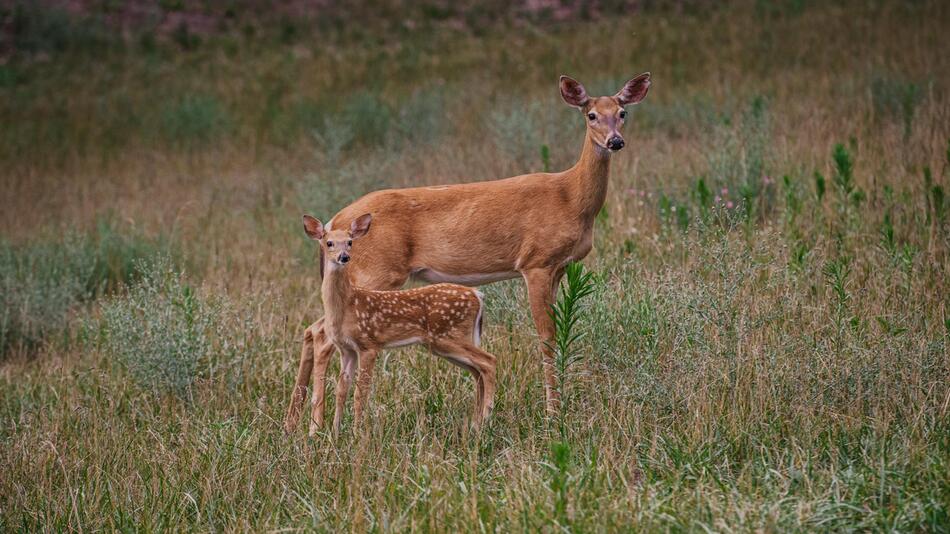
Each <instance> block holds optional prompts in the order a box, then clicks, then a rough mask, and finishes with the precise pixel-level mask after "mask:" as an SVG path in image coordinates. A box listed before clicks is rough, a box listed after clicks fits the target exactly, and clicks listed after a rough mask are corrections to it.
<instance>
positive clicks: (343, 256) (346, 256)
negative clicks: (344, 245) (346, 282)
mask: <svg viewBox="0 0 950 534" xmlns="http://www.w3.org/2000/svg"><path fill="white" fill-rule="evenodd" d="M348 261H350V255H349V254H347V253H346V252H344V253H343V254H340V263H346V262H348Z"/></svg>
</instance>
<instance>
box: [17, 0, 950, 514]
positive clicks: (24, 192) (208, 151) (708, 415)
mask: <svg viewBox="0 0 950 534" xmlns="http://www.w3.org/2000/svg"><path fill="white" fill-rule="evenodd" d="M678 6H679V7H678V8H675V7H674V8H668V9H664V8H656V9H646V10H642V11H637V12H633V13H629V14H623V15H616V14H601V15H600V16H594V17H592V18H591V19H590V20H586V21H573V22H570V21H569V22H559V23H550V24H547V23H542V22H538V23H532V22H531V21H530V20H528V21H520V22H519V23H518V24H507V25H501V24H499V25H498V26H492V25H488V26H487V27H486V26H478V28H477V30H473V29H472V28H470V27H467V26H466V24H465V23H464V21H462V22H461V23H458V21H455V20H454V19H452V18H445V17H444V16H442V15H441V14H440V13H438V12H427V11H424V12H423V14H425V13H428V14H429V15H430V16H431V17H432V18H433V20H432V21H428V20H427V19H420V20H407V21H405V25H404V27H402V29H399V28H397V29H395V30H393V29H389V30H386V31H383V30H380V31H379V32H364V33H362V34H361V33H360V32H358V31H355V32H353V34H347V33H346V32H339V31H336V30H332V29H326V30H321V31H325V32H330V34H332V38H331V37H327V35H329V34H325V33H320V32H318V33H315V34H313V35H311V34H309V33H307V32H302V31H299V30H300V28H299V27H296V26H293V25H292V24H291V25H290V26H288V25H287V23H286V22H285V24H284V26H282V30H281V31H280V32H278V33H276V34H274V35H271V34H260V33H258V34H254V35H252V32H250V31H247V32H244V33H241V32H237V33H234V32H230V33H229V32H224V33H220V34H209V35H207V36H196V35H189V34H187V33H185V34H184V35H182V34H180V33H177V34H175V35H174V38H173V39H172V40H171V41H166V40H164V39H152V38H148V36H143V37H142V38H140V39H133V40H127V41H126V42H125V44H123V45H122V46H115V45H111V46H106V45H104V44H101V43H100V44H98V45H96V44H95V43H94V44H92V45H89V46H86V47H79V48H78V49H74V48H71V47H70V46H59V45H58V43H60V41H55V40H53V41H49V39H52V38H51V37H49V36H50V35H53V36H54V37H55V36H56V35H58V34H56V33H55V31H62V32H67V30H68V28H69V26H63V24H64V23H63V24H60V25H59V26H56V25H55V24H53V23H52V22H49V20H47V19H43V18H42V16H43V14H42V13H40V14H37V13H32V12H31V13H30V14H27V15H29V16H27V15H23V14H21V15H22V16H23V17H26V18H24V19H23V20H26V21H28V22H29V21H33V22H29V24H33V26H30V25H29V24H27V23H23V24H22V25H21V26H22V27H25V28H27V29H29V28H31V27H32V28H35V27H41V28H46V30H44V32H45V33H44V32H39V33H37V34H36V35H37V38H36V39H34V40H32V41H30V40H26V41H23V43H21V44H22V46H23V47H24V48H25V49H27V52H29V53H25V54H24V55H22V56H17V55H14V56H12V57H11V58H8V60H7V61H6V62H5V63H4V64H2V65H0V123H2V128H0V176H2V187H0V206H2V209H0V229H2V236H3V239H2V241H0V350H2V351H3V356H2V360H0V530H4V531H7V530H25V531H36V530H57V531H61V530H83V531H85V530H97V529H107V530H114V529H122V530H133V529H143V530H159V529H170V530H199V531H205V530H216V531H217V530H252V531H265V530H288V529H297V528H300V529H307V530H310V529H312V530H318V531H338V530H355V531H363V530H377V531H404V530H408V529H412V530H420V531H457V532H470V531H498V532H509V531H538V530H540V531H545V532H557V531H594V532H601V531H616V530H628V529H633V530H640V531H647V532H652V531H666V530H673V531H731V530H736V531H776V532H786V531H815V530H888V531H891V530H896V531H934V532H947V531H950V316H948V304H950V283H948V280H950V276H948V275H950V272H948V254H950V221H948V212H950V200H947V198H946V193H947V191H948V188H950V93H948V90H950V85H948V84H950V54H948V53H947V51H948V50H947V46H946V35H945V31H946V29H947V28H948V27H950V5H948V4H947V3H946V2H938V1H933V2H930V1H920V2H907V3H898V2H875V3H870V4H865V3H861V2H850V1H844V2H826V3H817V2H815V3H812V2H795V1H789V2H776V3H770V2H756V3H752V2H748V3H740V4H738V5H735V6H731V7H712V6H706V5H704V4H694V3H688V2H687V3H681V4H678ZM29 17H33V18H29ZM56 20H59V19H56ZM37 21H39V22H37ZM358 26H359V24H355V23H354V27H358ZM49 28H52V30H50V29H49ZM64 28H65V29H64ZM288 28H290V29H289V30H288ZM57 29H59V30H57ZM50 32H53V33H50ZM334 32H335V33H334ZM25 35H27V36H29V35H31V34H28V33H27V34H25ZM69 36H71V37H69ZM66 37H69V39H79V38H78V37H75V36H74V35H72V34H68V35H67V36H66ZM66 37H63V42H66V43H69V42H72V41H69V39H67V38H66ZM44 38H46V39H47V41H44V40H43V39H44ZM84 42H85V41H84ZM31 47H32V48H31ZM646 70H649V71H652V73H653V87H652V89H651V92H650V94H649V96H648V97H647V98H646V100H645V101H644V102H643V103H642V104H641V105H639V106H636V107H634V108H631V117H632V120H630V121H628V122H629V124H628V126H627V130H626V137H627V142H628V147H627V148H626V149H624V150H623V151H622V152H620V153H619V154H617V155H616V156H614V158H613V161H612V169H611V182H610V192H609V194H608V200H607V205H606V207H605V209H604V210H603V212H602V213H601V214H600V216H599V218H598V221H597V226H596V229H595V234H596V237H595V247H594V251H593V253H592V254H591V255H590V256H589V257H588V258H587V259H586V260H585V262H584V263H585V265H586V267H587V269H588V270H589V271H590V272H593V273H594V294H593V295H592V296H590V297H587V298H586V299H585V300H583V301H582V304H581V306H582V310H581V313H580V320H579V322H578V328H579V329H581V330H582V331H583V332H586V335H585V336H584V337H583V338H582V339H581V340H579V341H578V343H577V344H576V346H575V349H576V356H577V357H578V359H577V361H576V362H575V363H574V364H573V365H571V366H570V367H569V368H568V369H567V370H566V371H565V372H566V376H565V377H564V384H565V385H564V388H565V390H566V394H567V398H568V402H567V403H566V406H565V410H564V414H563V420H562V421H548V420H546V419H545V417H544V410H543V391H542V387H541V381H540V378H541V372H540V362H539V358H538V350H537V341H536V339H535V337H534V329H533V326H532V324H531V320H530V317H529V316H528V313H527V306H526V303H525V294H524V287H523V284H522V283H520V282H518V281H512V282H507V283H499V284H494V285H491V286H488V287H486V288H485V290H486V294H487V298H486V301H487V307H488V315H487V320H486V331H485V335H484V337H483V339H484V342H485V344H486V348H487V349H488V350H489V351H491V352H493V353H495V354H497V355H498V356H499V367H498V369H499V387H498V395H497V397H496V403H495V411H494V414H493V416H492V418H491V420H490V423H489V424H488V425H487V427H486V428H485V430H484V431H483V432H482V433H480V434H474V433H472V432H470V431H469V430H468V425H467V423H468V414H469V407H470V403H471V395H472V393H471V392H472V387H471V379H470V378H469V377H468V376H464V375H463V374H462V373H461V372H459V370H458V369H457V368H455V367H452V366H450V365H447V364H446V363H445V362H443V361H440V360H438V359H436V358H434V357H432V356H431V355H429V354H427V353H425V351H424V350H420V349H404V350H399V351H391V352H389V353H388V355H387V356H386V358H385V360H383V361H381V362H380V365H379V366H378V367H377V376H376V380H375V383H374V392H373V398H372V401H371V408H370V414H369V422H368V425H367V430H366V434H365V435H362V436H361V435H357V434H355V433H354V432H352V426H351V421H350V420H349V419H348V420H347V421H346V422H345V423H344V432H343V435H342V437H341V439H340V440H339V441H337V442H333V441H332V440H331V439H330V437H329V436H328V435H325V434H321V435H320V436H319V437H317V438H316V439H308V438H307V436H306V430H305V429H304V428H303V426H304V425H302V426H301V429H300V431H299V432H298V433H296V434H294V435H293V436H290V437H287V436H285V435H284V434H283V432H282V428H281V419H282V417H283V414H284V410H285V407H286V404H287V401H288V399H289V394H290V387H291V384H292V382H293V376H294V372H295V370H296V365H297V358H298V351H299V344H300V338H301V335H302V332H303V329H304V328H305V327H306V326H307V325H308V324H309V323H310V322H312V321H313V320H315V319H316V318H317V317H319V315H320V298H319V279H318V274H317V267H316V262H315V253H316V249H315V247H314V246H313V245H312V243H310V242H309V241H308V240H307V239H306V237H305V235H304V233H303V231H302V229H301V225H300V215H301V213H303V212H308V213H312V214H314V215H317V216H319V217H329V216H331V215H332V214H333V213H334V212H335V211H336V210H337V209H338V208H339V207H341V206H343V205H345V204H346V203H347V202H349V201H351V200H353V199H355V198H357V197H358V196H359V195H361V194H363V193H365V192H368V191H371V190H374V189H379V188H383V187H392V186H407V185H415V184H443V183H456V182H464V181H474V180H483V179H494V178H500V177H504V176H509V175H513V174H518V173H522V172H528V171H537V170H544V169H550V170H558V169H561V168H565V167H567V166H569V165H570V164H572V163H573V162H574V160H575V158H576V157H577V155H578V153H579V149H580V146H581V141H582V137H583V131H584V130H583V128H584V126H583V118H582V117H581V116H580V115H579V114H578V113H577V112H576V111H575V110H572V109H570V108H568V107H567V106H565V105H564V104H563V103H562V102H561V101H560V98H559V96H558V92H557V85H556V80H557V76H558V75H559V74H562V73H567V74H570V75H572V76H574V77H576V78H578V79H579V80H581V81H582V82H584V83H585V84H586V85H587V87H588V89H589V90H590V91H591V92H592V93H594V94H603V93H607V92H610V93H613V92H614V91H616V90H617V89H618V88H619V87H620V85H621V83H622V82H623V81H625V80H626V79H627V78H630V77H632V76H634V75H636V74H638V73H640V72H642V71H646ZM336 369H337V367H336V362H334V364H333V365H332V367H331V375H333V374H335V373H336ZM330 391H331V395H330V396H329V398H330V399H331V400H330V401H329V404H330V406H329V407H328V408H329V409H330V410H332V398H333V397H332V385H331V390H330ZM559 423H560V424H559Z"/></svg>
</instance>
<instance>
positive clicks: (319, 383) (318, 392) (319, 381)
mask: <svg viewBox="0 0 950 534" xmlns="http://www.w3.org/2000/svg"><path fill="white" fill-rule="evenodd" d="M313 350H314V365H313V393H312V397H311V398H310V402H311V406H310V435H311V436H314V435H316V433H317V431H318V430H319V429H320V428H322V427H323V412H324V410H325V409H326V405H327V402H326V401H327V366H329V365H330V358H331V357H332V356H333V353H334V352H336V346H335V345H334V344H333V343H330V342H329V341H327V339H326V333H325V331H324V330H323V329H322V328H321V329H320V330H319V331H318V332H316V333H315V334H314V343H313Z"/></svg>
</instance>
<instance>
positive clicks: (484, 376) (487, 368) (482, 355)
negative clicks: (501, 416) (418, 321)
mask: <svg viewBox="0 0 950 534" xmlns="http://www.w3.org/2000/svg"><path fill="white" fill-rule="evenodd" d="M432 348H433V350H434V351H435V352H436V353H437V354H439V355H440V356H442V357H444V358H445V359H447V360H449V361H450V362H452V363H454V364H455V365H458V366H459V367H462V368H464V369H467V370H468V371H469V372H471V373H472V375H474V377H475V414H474V418H473V420H472V423H473V424H474V425H475V426H479V425H480V424H481V422H482V420H483V419H484V418H485V416H486V415H487V413H488V411H490V410H491V403H492V400H493V399H494V395H495V357H494V356H492V355H491V354H489V353H487V352H485V351H483V350H481V349H479V348H478V347H476V346H475V345H473V344H472V343H471V342H469V341H450V340H440V341H437V342H435V343H433V344H432Z"/></svg>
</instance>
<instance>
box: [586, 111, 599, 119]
mask: <svg viewBox="0 0 950 534" xmlns="http://www.w3.org/2000/svg"><path fill="white" fill-rule="evenodd" d="M587 118H588V119H590V120H597V115H596V114H594V113H588V114H587Z"/></svg>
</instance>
